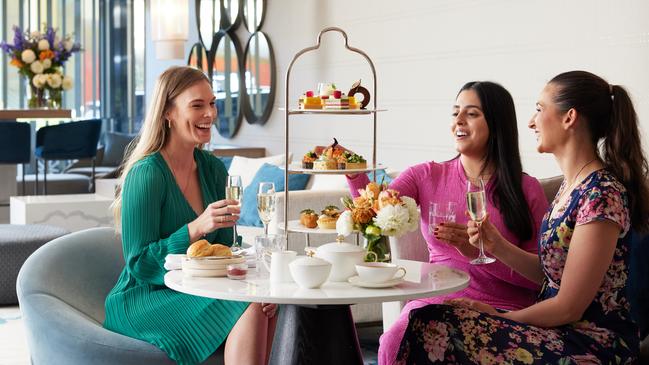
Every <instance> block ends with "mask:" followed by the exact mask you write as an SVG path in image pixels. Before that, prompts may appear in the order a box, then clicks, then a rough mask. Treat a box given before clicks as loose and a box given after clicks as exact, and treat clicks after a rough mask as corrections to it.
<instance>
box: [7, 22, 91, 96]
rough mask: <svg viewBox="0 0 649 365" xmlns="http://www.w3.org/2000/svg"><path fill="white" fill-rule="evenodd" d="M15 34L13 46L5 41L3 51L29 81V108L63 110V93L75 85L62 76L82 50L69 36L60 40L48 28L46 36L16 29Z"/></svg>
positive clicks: (41, 33) (45, 32)
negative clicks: (74, 56) (71, 59)
mask: <svg viewBox="0 0 649 365" xmlns="http://www.w3.org/2000/svg"><path fill="white" fill-rule="evenodd" d="M13 30H14V43H13V44H8V43H7V42H4V41H3V42H2V43H0V48H2V50H3V51H4V52H5V53H7V54H8V55H9V57H11V61H10V64H11V65H12V66H15V67H17V68H18V73H19V74H21V75H23V76H24V77H25V78H26V79H27V80H28V81H29V89H30V91H31V95H30V98H29V102H28V105H29V107H30V108H43V107H53V108H60V107H61V91H62V90H69V89H71V88H72V86H73V84H74V83H73V80H72V77H70V76H67V75H64V74H63V65H64V64H65V62H66V61H67V60H68V59H69V58H70V56H72V54H73V53H75V52H79V51H80V50H81V46H80V45H79V44H78V43H74V42H73V41H72V37H71V36H70V35H67V36H65V37H64V38H61V37H59V36H58V35H57V34H56V32H57V30H56V29H54V28H52V27H45V29H44V31H43V32H39V31H33V32H29V31H27V30H25V31H23V30H22V29H21V28H20V27H17V26H14V28H13ZM46 93H47V94H46ZM48 98H49V105H48V102H47V101H48Z"/></svg>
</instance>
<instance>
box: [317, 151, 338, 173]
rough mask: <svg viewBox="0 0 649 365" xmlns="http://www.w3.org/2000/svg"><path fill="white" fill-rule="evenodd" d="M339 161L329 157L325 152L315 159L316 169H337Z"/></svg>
mask: <svg viewBox="0 0 649 365" xmlns="http://www.w3.org/2000/svg"><path fill="white" fill-rule="evenodd" d="M336 167H337V162H336V159H335V158H331V157H327V155H325V154H324V153H323V154H321V155H320V157H318V159H317V160H315V161H313V169H314V170H336Z"/></svg>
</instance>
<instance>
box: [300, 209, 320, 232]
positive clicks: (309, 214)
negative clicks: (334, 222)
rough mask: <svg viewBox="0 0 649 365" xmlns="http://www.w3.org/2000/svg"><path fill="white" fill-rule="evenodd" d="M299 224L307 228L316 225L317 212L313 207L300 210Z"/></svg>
mask: <svg viewBox="0 0 649 365" xmlns="http://www.w3.org/2000/svg"><path fill="white" fill-rule="evenodd" d="M300 224H302V225H303V226H305V227H307V228H315V227H317V226H318V214H316V212H315V211H314V210H313V209H304V210H303V211H301V212H300Z"/></svg>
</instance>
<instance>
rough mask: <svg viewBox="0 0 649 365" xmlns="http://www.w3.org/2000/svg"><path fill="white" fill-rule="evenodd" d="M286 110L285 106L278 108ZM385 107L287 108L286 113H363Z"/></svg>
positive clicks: (375, 111)
mask: <svg viewBox="0 0 649 365" xmlns="http://www.w3.org/2000/svg"><path fill="white" fill-rule="evenodd" d="M279 110H281V111H286V108H279ZM384 111H387V109H289V110H288V114H289V115H293V114H346V115H357V114H358V115H363V114H372V113H378V112H384Z"/></svg>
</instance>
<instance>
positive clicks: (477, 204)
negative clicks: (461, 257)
mask: <svg viewBox="0 0 649 365" xmlns="http://www.w3.org/2000/svg"><path fill="white" fill-rule="evenodd" d="M466 208H467V211H468V212H469V215H470V216H471V219H472V220H473V221H474V222H475V223H476V224H477V227H478V230H479V229H480V224H481V223H482V221H483V220H484V219H485V218H486V216H487V193H486V191H485V186H484V182H483V181H482V179H480V178H478V179H477V180H476V181H471V180H470V179H467V190H466ZM478 249H479V254H478V257H477V258H475V259H473V260H471V264H473V265H484V264H490V263H492V262H494V261H496V259H494V258H493V257H487V256H486V255H485V254H484V248H483V242H482V239H481V237H480V235H478Z"/></svg>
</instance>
